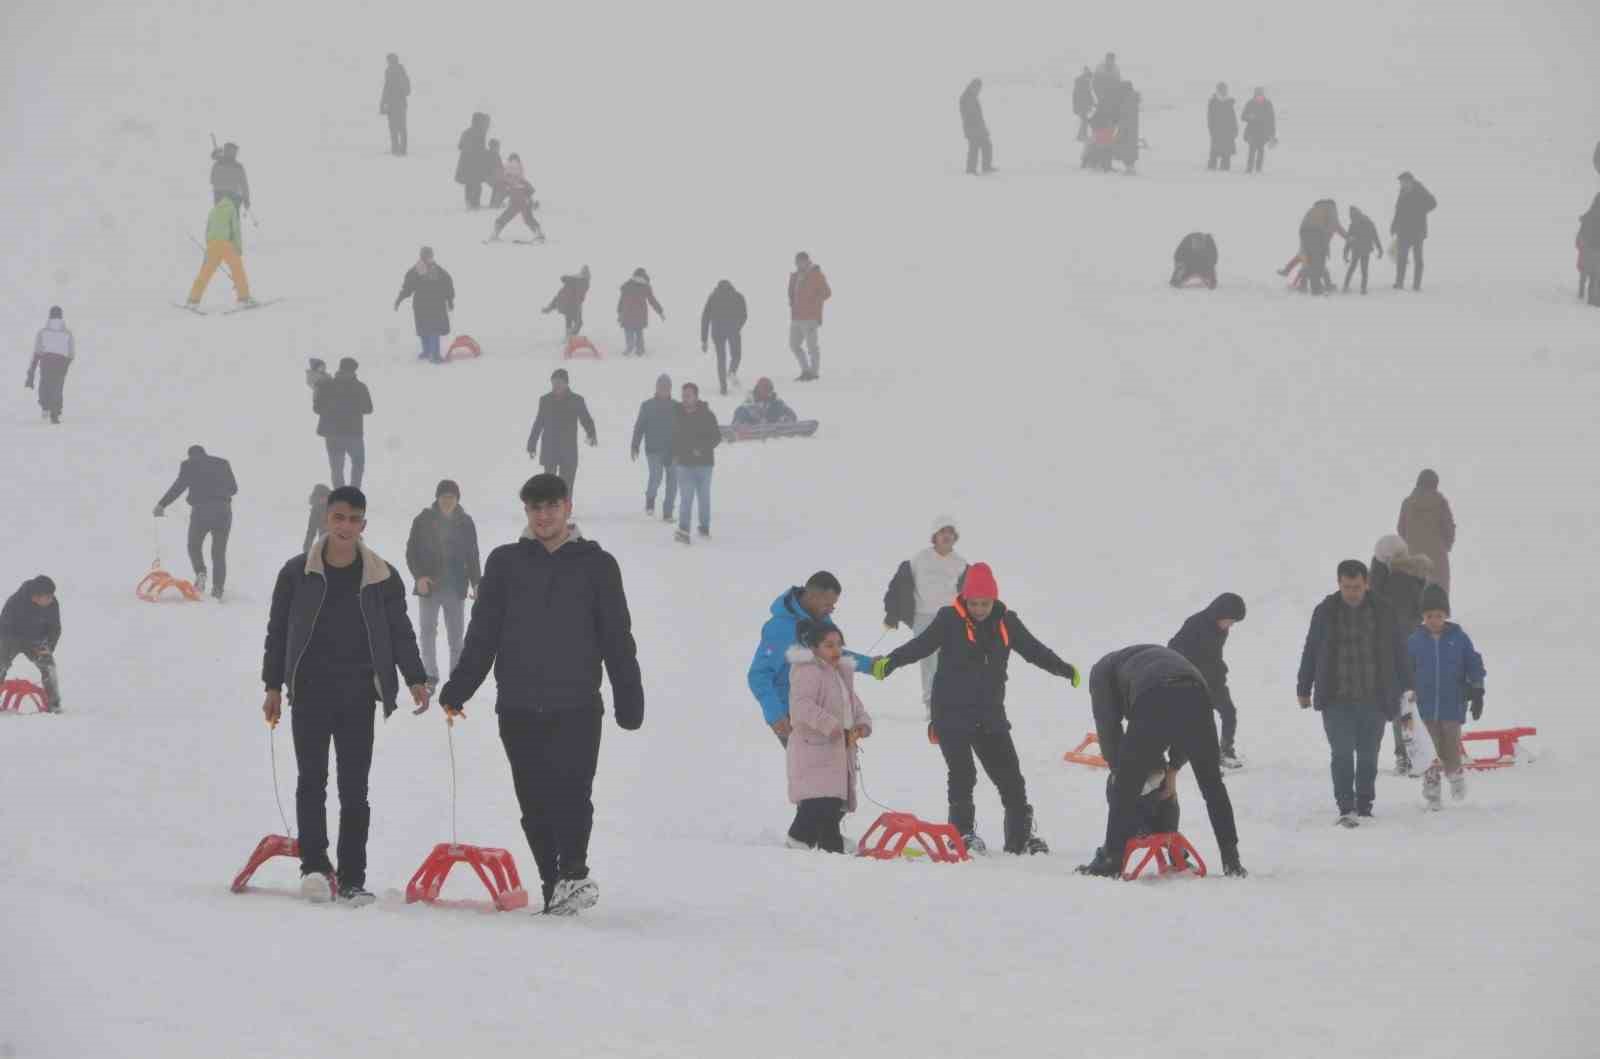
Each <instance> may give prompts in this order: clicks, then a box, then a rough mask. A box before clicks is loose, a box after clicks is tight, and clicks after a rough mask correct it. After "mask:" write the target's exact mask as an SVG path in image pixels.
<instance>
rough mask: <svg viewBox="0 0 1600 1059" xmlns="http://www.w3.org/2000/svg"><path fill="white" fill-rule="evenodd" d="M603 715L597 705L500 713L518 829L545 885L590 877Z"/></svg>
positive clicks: (501, 740) (502, 741) (503, 743)
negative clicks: (518, 809) (518, 816)
mask: <svg viewBox="0 0 1600 1059" xmlns="http://www.w3.org/2000/svg"><path fill="white" fill-rule="evenodd" d="M604 719H605V714H604V713H603V712H602V711H601V710H599V709H593V710H587V709H585V710H558V711H554V712H551V713H532V712H523V711H517V712H510V713H502V714H501V715H500V742H501V744H502V745H503V746H504V747H505V748H506V760H507V761H509V762H510V763H511V782H512V783H513V784H515V786H516V789H517V804H518V805H519V806H520V807H521V808H522V833H523V834H524V835H526V836H527V838H528V848H529V849H530V850H532V851H533V861H534V863H535V864H537V865H538V866H539V878H540V879H541V880H542V881H543V882H544V883H545V885H546V886H547V887H549V886H553V885H554V884H555V882H556V880H558V879H586V878H588V877H589V834H590V832H591V831H593V830H594V802H593V801H591V800H590V797H591V795H592V793H593V790H594V773H595V767H596V766H597V765H598V764H599V762H600V722H601V721H602V720H604Z"/></svg>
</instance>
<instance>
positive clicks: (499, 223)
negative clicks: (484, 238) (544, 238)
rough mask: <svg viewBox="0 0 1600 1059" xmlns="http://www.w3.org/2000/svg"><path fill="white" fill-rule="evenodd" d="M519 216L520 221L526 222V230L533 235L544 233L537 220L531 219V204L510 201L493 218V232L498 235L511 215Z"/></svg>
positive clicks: (508, 221)
mask: <svg viewBox="0 0 1600 1059" xmlns="http://www.w3.org/2000/svg"><path fill="white" fill-rule="evenodd" d="M491 205H496V204H495V203H491ZM519 216H520V217H521V218H522V223H523V224H526V225H527V226H528V230H529V231H531V232H532V233H533V234H534V235H543V234H544V230H543V229H542V228H540V227H539V222H538V221H536V220H534V219H533V206H532V205H527V206H518V205H517V204H516V203H514V202H513V203H511V204H510V205H509V206H507V207H506V208H505V210H504V211H502V212H501V214H500V216H498V217H496V218H495V220H494V232H495V234H496V235H499V234H500V233H501V232H502V231H504V230H505V226H506V225H508V224H510V223H511V219H512V218H513V217H519Z"/></svg>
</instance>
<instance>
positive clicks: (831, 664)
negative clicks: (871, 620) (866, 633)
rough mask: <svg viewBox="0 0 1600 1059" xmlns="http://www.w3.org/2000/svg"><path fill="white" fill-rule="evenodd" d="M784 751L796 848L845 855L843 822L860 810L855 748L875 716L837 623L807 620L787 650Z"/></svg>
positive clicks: (790, 844)
mask: <svg viewBox="0 0 1600 1059" xmlns="http://www.w3.org/2000/svg"><path fill="white" fill-rule="evenodd" d="M786 657H787V658H788V660H789V716H790V717H791V718H792V719H793V722H794V728H795V731H794V736H795V737H794V738H792V739H790V740H789V745H788V746H787V747H786V750H787V751H788V758H789V761H788V764H789V769H788V772H789V800H790V801H791V802H793V803H794V805H795V813H794V823H792V824H790V825H789V836H788V838H787V839H786V840H785V842H784V844H785V845H786V846H788V847H789V848H790V849H820V850H822V851H824V852H826V853H843V852H844V836H843V835H841V834H840V833H839V822H840V821H841V820H842V819H843V817H844V814H845V813H847V812H854V811H855V808H856V770H857V762H856V743H857V742H858V741H859V740H862V739H865V738H867V737H868V736H870V735H871V734H872V718H871V717H870V716H868V715H867V708H866V707H865V706H863V705H862V704H861V697H860V696H859V695H857V694H856V688H855V677H856V671H855V667H854V665H852V664H851V662H850V660H849V659H847V658H845V657H844V633H842V632H840V631H839V627H838V626H837V625H834V624H833V623H832V622H821V623H813V622H807V623H806V624H805V626H804V627H803V628H802V629H801V630H800V643H798V644H795V645H794V646H793V647H791V648H789V651H788V654H787V656H786Z"/></svg>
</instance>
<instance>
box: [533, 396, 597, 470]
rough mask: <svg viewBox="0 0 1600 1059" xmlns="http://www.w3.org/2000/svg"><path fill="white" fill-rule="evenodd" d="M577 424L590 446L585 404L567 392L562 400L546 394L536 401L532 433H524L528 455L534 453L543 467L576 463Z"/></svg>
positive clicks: (591, 438)
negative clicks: (526, 437) (536, 407)
mask: <svg viewBox="0 0 1600 1059" xmlns="http://www.w3.org/2000/svg"><path fill="white" fill-rule="evenodd" d="M580 423H582V424H583V432H584V434H585V436H587V437H588V439H589V444H591V445H593V444H594V443H595V440H596V439H595V433H594V417H593V416H591V415H590V414H589V406H588V404H587V403H585V402H584V399H583V398H582V397H579V396H578V395H577V394H575V393H573V392H572V391H571V390H568V391H567V392H566V395H565V396H558V395H557V394H556V392H555V391H554V390H552V391H550V392H549V393H547V394H545V395H544V396H543V397H540V398H539V414H538V415H536V416H534V417H533V429H532V430H530V431H528V454H529V455H532V454H533V452H534V451H535V450H538V453H539V462H540V463H544V464H556V463H560V464H568V463H577V462H578V424H580ZM541 437H542V438H543V443H542V444H541V442H540V439H541Z"/></svg>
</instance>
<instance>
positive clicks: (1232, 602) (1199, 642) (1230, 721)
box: [1167, 592, 1244, 769]
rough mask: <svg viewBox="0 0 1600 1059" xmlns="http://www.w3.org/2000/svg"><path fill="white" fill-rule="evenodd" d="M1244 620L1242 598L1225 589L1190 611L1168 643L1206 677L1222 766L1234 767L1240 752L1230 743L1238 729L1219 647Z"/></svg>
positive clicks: (1225, 666) (1237, 718)
mask: <svg viewBox="0 0 1600 1059" xmlns="http://www.w3.org/2000/svg"><path fill="white" fill-rule="evenodd" d="M1241 621H1244V600H1243V599H1241V598H1240V597H1239V596H1236V595H1234V594H1233V593H1232V592H1224V593H1223V594H1222V595H1220V596H1218V597H1217V598H1216V599H1214V600H1212V601H1211V605H1210V606H1209V607H1207V608H1206V609H1205V610H1202V611H1201V612H1200V613H1199V614H1195V615H1192V616H1191V617H1190V618H1189V620H1187V621H1185V622H1184V623H1183V628H1181V629H1179V630H1178V635H1176V636H1174V637H1173V638H1172V639H1171V640H1170V641H1168V643H1167V646H1168V647H1170V648H1172V649H1173V650H1174V651H1176V652H1178V653H1179V654H1181V655H1182V656H1183V657H1185V658H1187V659H1188V660H1189V661H1190V663H1191V664H1192V665H1193V666H1194V667H1195V668H1196V669H1198V670H1200V675H1201V676H1203V677H1205V679H1206V689H1207V690H1208V691H1210V692H1211V708H1212V709H1213V710H1215V711H1217V715H1218V716H1219V717H1221V718H1222V767H1223V768H1225V769H1236V768H1238V767H1239V766H1240V764H1241V762H1240V761H1239V755H1238V754H1237V753H1235V751H1234V746H1233V738H1234V733H1236V732H1237V731H1238V730H1239V715H1238V712H1237V711H1235V710H1234V708H1233V693H1232V692H1230V691H1229V690H1228V663H1227V662H1224V661H1223V660H1222V649H1223V648H1224V647H1226V646H1228V630H1229V629H1231V628H1233V627H1234V625H1236V624H1238V623H1239V622H1241Z"/></svg>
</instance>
